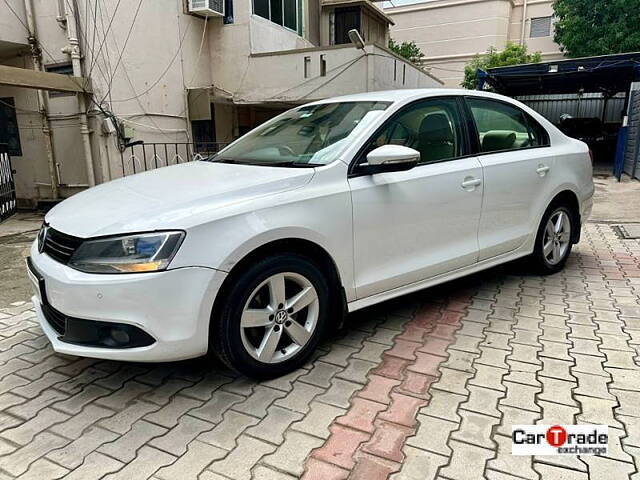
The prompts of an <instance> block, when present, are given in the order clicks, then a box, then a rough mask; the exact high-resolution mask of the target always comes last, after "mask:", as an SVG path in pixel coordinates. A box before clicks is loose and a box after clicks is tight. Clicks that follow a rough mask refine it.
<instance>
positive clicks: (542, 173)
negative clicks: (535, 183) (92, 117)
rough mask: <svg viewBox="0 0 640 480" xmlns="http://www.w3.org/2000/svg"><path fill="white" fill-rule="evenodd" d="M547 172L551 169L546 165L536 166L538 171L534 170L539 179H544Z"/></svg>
mask: <svg viewBox="0 0 640 480" xmlns="http://www.w3.org/2000/svg"><path fill="white" fill-rule="evenodd" d="M549 170H551V167H549V166H547V165H538V169H537V170H536V172H538V175H540V176H541V177H544V176H545V175H546V174H547V172H548V171H549Z"/></svg>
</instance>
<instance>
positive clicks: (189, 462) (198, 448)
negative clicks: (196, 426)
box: [155, 440, 227, 480]
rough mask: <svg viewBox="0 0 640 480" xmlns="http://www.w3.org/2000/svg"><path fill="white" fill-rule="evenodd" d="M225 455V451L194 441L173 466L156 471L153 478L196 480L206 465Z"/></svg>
mask: <svg viewBox="0 0 640 480" xmlns="http://www.w3.org/2000/svg"><path fill="white" fill-rule="evenodd" d="M226 454H227V452H226V450H223V449H221V448H217V447H214V446H212V445H208V444H206V443H203V442H199V441H197V440H195V441H193V442H191V443H189V446H188V450H187V452H186V453H185V454H183V455H182V456H181V457H180V458H179V459H178V460H177V461H176V462H174V463H173V464H171V465H169V466H167V467H163V468H161V469H160V470H158V472H157V473H156V474H155V476H156V477H157V478H160V479H163V480H174V479H177V478H179V479H180V480H196V479H197V478H198V476H199V475H200V473H201V472H202V471H203V470H204V469H205V468H206V467H207V465H209V464H210V463H211V462H213V461H215V460H219V459H221V458H223V457H224V456H225V455H226Z"/></svg>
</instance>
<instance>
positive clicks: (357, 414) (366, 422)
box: [336, 398, 387, 433]
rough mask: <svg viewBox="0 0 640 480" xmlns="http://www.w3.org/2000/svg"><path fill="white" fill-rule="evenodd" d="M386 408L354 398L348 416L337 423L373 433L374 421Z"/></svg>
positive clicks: (369, 401) (380, 404)
mask: <svg viewBox="0 0 640 480" xmlns="http://www.w3.org/2000/svg"><path fill="white" fill-rule="evenodd" d="M386 408H387V405H385V404H382V403H378V402H373V401H371V400H367V399H364V398H354V399H353V401H352V402H351V407H350V408H349V411H348V412H347V414H346V415H344V416H342V417H340V418H338V419H337V420H336V422H337V423H339V424H340V425H344V426H346V427H351V428H354V429H356V430H362V431H364V432H369V433H372V432H373V430H374V429H375V427H374V426H373V421H374V420H375V419H376V416H377V415H378V413H380V412H381V411H382V410H385V409H386Z"/></svg>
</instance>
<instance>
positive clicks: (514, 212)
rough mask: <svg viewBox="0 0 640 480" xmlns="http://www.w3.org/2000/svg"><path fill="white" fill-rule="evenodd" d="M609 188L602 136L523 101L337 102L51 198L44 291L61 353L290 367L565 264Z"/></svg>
mask: <svg viewBox="0 0 640 480" xmlns="http://www.w3.org/2000/svg"><path fill="white" fill-rule="evenodd" d="M593 192H594V188H593V182H592V168H591V160H590V153H589V150H588V148H587V146H586V145H585V144H583V143H581V142H579V141H577V140H573V139H571V138H569V137H567V136H565V135H564V134H562V133H561V132H560V131H559V130H558V129H557V128H556V127H555V126H554V125H553V124H551V123H550V122H549V121H547V120H546V119H545V118H543V117H542V116H540V115H539V114H537V113H536V112H535V111H533V110H531V109H530V108H528V107H526V106H525V105H522V104H520V103H518V102H517V101H514V100H512V99H509V98H506V97H502V96H499V95H495V94H490V93H484V92H470V91H460V90H443V89H437V90H402V91H389V92H376V93H366V94H359V95H353V96H348V97H341V98H334V99H329V100H323V101H319V102H315V103H311V104H308V105H304V106H301V107H299V108H294V109H292V110H290V111H288V112H285V113H283V114H282V115H280V116H278V117H276V118H274V119H272V120H270V121H268V122H267V123H265V124H263V125H262V126H260V127H258V128H256V129H255V130H253V131H252V132H250V133H248V134H247V135H245V136H243V137H242V138H240V139H238V140H236V141H235V142H234V143H232V144H231V145H230V146H228V147H227V148H225V149H224V150H222V151H221V152H220V153H218V154H217V155H215V156H213V157H211V158H209V159H207V160H206V161H194V162H190V163H186V164H181V165H177V166H172V167H167V168H160V169H157V170H153V171H148V172H146V173H141V174H138V175H134V176H131V177H127V178H122V179H119V180H116V181H113V182H110V183H106V184H103V185H100V186H98V187H95V188H92V189H90V190H87V191H85V192H83V193H80V194H78V195H75V196H74V197H72V198H70V199H68V200H65V201H64V202H62V203H61V204H59V205H58V206H56V207H55V208H53V209H52V210H51V211H50V212H49V213H48V214H47V215H46V218H45V223H44V225H43V228H42V230H41V232H40V234H39V236H38V239H37V241H36V242H35V243H34V245H33V247H32V249H31V256H30V258H29V259H28V269H29V274H30V277H31V278H32V281H33V284H34V290H35V296H34V298H33V300H34V304H35V307H36V311H37V315H38V317H39V319H40V322H41V324H42V328H43V330H44V332H45V333H46V334H47V336H48V337H49V339H50V341H51V343H52V344H53V348H54V349H55V350H56V351H58V352H62V353H65V354H72V355H80V356H88V357H97V358H106V359H120V360H130V361H168V360H180V359H186V358H190V357H196V356H200V355H203V354H206V353H207V352H209V351H212V352H215V354H216V355H217V356H218V357H219V358H220V359H221V360H222V361H223V362H224V363H226V364H227V365H229V366H230V367H232V368H234V369H236V370H238V371H240V372H242V373H245V374H247V375H251V376H255V377H273V376H277V375H281V374H284V373H286V372H288V371H291V370H293V369H295V368H297V367H298V366H300V365H301V364H302V363H303V362H304V361H305V360H306V359H307V358H308V357H309V355H310V354H311V352H312V351H313V350H314V348H315V347H316V346H317V344H318V342H319V341H320V339H321V338H322V336H323V335H324V334H325V333H326V332H328V331H330V330H331V329H333V328H336V327H337V326H338V325H339V324H340V323H341V321H342V319H343V317H344V315H345V313H346V312H353V311H355V310H358V309H361V308H363V307H367V306H369V305H373V304H376V303H378V302H382V301H384V300H387V299H390V298H393V297H397V296H399V295H404V294H407V293H409V292H413V291H416V290H419V289H424V288H426V287H429V286H432V285H435V284H438V283H442V282H446V281H448V280H451V279H454V278H457V277H461V276H464V275H467V274H470V273H473V272H477V271H479V270H483V269H487V268H490V267H493V266H495V265H498V264H501V263H505V262H509V261H512V260H515V259H518V258H522V257H527V258H528V260H529V262H528V265H529V266H530V268H531V269H533V270H535V271H536V272H538V273H540V274H551V273H555V272H558V271H559V270H561V269H562V268H563V266H564V264H565V262H566V261H567V257H568V256H569V254H570V252H571V248H572V245H573V244H575V243H576V242H578V241H579V238H580V230H581V225H582V224H583V223H584V221H585V219H586V218H587V217H588V215H589V213H590V211H591V207H592V197H593Z"/></svg>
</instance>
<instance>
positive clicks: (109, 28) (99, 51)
mask: <svg viewBox="0 0 640 480" xmlns="http://www.w3.org/2000/svg"><path fill="white" fill-rule="evenodd" d="M6 1H7V0H5V2H6ZM120 2H122V0H118V3H116V8H115V9H114V10H113V15H112V16H111V19H110V20H109V26H108V27H107V30H106V31H105V33H104V38H103V39H102V42H100V47H98V53H96V56H95V58H94V59H91V65H90V66H89V74H88V75H87V76H88V77H91V73H92V72H93V66H94V61H95V60H97V58H98V56H99V55H100V53H101V52H102V49H103V48H104V44H105V42H106V41H107V34H108V33H109V30H111V26H112V25H113V20H114V19H115V18H116V13H118V7H120Z"/></svg>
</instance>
